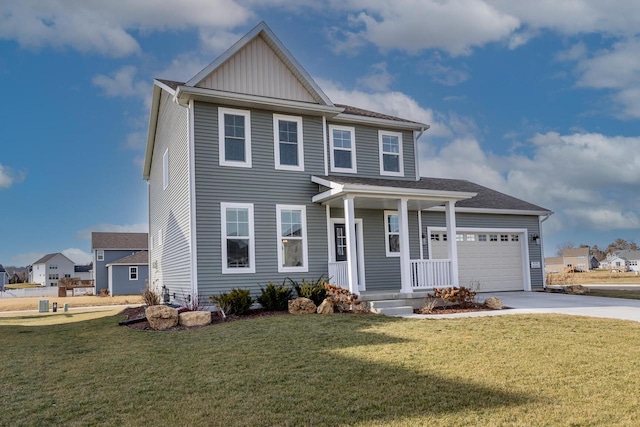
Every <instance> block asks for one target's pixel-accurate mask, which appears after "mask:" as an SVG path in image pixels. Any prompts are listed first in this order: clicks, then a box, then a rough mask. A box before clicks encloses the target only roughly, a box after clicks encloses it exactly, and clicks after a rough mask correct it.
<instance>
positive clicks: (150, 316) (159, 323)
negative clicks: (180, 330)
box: [144, 305, 178, 331]
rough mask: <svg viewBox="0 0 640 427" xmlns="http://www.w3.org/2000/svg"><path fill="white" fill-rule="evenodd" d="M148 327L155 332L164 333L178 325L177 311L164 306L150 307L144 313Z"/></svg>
mask: <svg viewBox="0 0 640 427" xmlns="http://www.w3.org/2000/svg"><path fill="white" fill-rule="evenodd" d="M144 314H145V316H147V320H148V321H149V326H151V327H152V328H153V329H155V330H156V331H164V330H165V329H169V328H173V327H174V326H176V325H177V324H178V310H176V309H175V308H171V307H167V306H166V305H152V306H151V307H147V308H146V310H145V311H144Z"/></svg>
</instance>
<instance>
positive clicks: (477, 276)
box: [430, 231, 524, 292]
mask: <svg viewBox="0 0 640 427" xmlns="http://www.w3.org/2000/svg"><path fill="white" fill-rule="evenodd" d="M430 237H431V251H432V255H431V257H430V258H431V259H443V258H448V256H447V240H446V239H447V235H446V233H444V232H431V236H430ZM522 239H523V235H522V234H521V233H500V232H490V233H485V232H473V231H465V232H459V233H458V235H457V237H456V240H457V246H458V267H459V279H460V286H466V287H470V288H477V290H479V291H481V292H489V291H491V292H495V291H522V290H523V289H524V273H523V268H522Z"/></svg>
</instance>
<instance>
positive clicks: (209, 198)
mask: <svg viewBox="0 0 640 427" xmlns="http://www.w3.org/2000/svg"><path fill="white" fill-rule="evenodd" d="M236 108H237V107H236ZM250 111H251V152H252V168H243V167H232V166H220V165H219V145H218V107H217V106H216V105H214V104H210V103H203V102H196V103H195V116H194V119H195V126H194V127H195V186H196V224H197V227H196V233H197V262H198V292H199V293H200V295H201V296H204V297H208V296H211V295H217V294H219V293H221V292H228V291H229V290H230V289H231V288H236V287H239V288H245V289H251V291H252V293H253V294H254V295H256V294H258V293H259V290H260V288H259V287H260V285H262V286H265V285H266V284H267V283H268V282H270V281H273V282H276V283H282V281H283V280H284V279H285V278H286V277H291V278H292V279H294V280H300V279H302V278H305V279H307V280H313V279H317V278H318V277H320V276H321V275H326V274H327V270H328V264H327V261H328V260H327V225H326V212H325V208H324V206H321V205H318V204H315V203H312V202H311V198H312V197H313V196H314V195H315V194H317V193H318V186H317V185H316V184H313V183H312V182H311V175H323V174H324V159H323V151H322V150H323V139H322V119H321V118H320V117H308V116H302V117H303V124H302V127H303V141H304V142H303V147H304V167H305V170H304V171H287V170H276V169H275V158H274V139H273V112H270V111H265V110H256V109H251V110H250ZM221 202H226V203H253V209H254V228H255V267H256V269H255V270H256V272H255V273H239V274H238V273H236V274H222V262H223V260H222V248H221V244H222V236H221V224H220V203H221ZM277 204H289V205H304V206H306V212H307V245H308V260H309V268H308V272H305V273H278V253H277V246H278V231H277V225H276V205H277Z"/></svg>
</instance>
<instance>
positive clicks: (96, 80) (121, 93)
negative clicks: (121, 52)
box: [91, 65, 152, 110]
mask: <svg viewBox="0 0 640 427" xmlns="http://www.w3.org/2000/svg"><path fill="white" fill-rule="evenodd" d="M137 73H138V70H137V68H136V67H134V66H132V65H126V66H124V67H122V68H120V69H119V70H118V71H116V72H115V73H113V74H112V75H111V76H106V75H104V74H98V75H96V76H94V77H93V79H92V80H91V81H92V82H93V84H94V85H96V86H98V87H99V88H101V89H102V90H103V91H104V94H105V95H106V96H109V97H121V98H128V97H134V98H138V99H141V100H142V101H144V105H145V108H146V109H147V110H148V109H149V108H150V107H151V94H152V91H151V84H150V83H148V82H146V81H143V80H138V79H136V74H137Z"/></svg>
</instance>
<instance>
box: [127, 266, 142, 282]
mask: <svg viewBox="0 0 640 427" xmlns="http://www.w3.org/2000/svg"><path fill="white" fill-rule="evenodd" d="M133 269H135V270H136V278H135V279H132V278H131V273H132V272H133ZM139 278H140V276H139V275H138V266H137V265H130V266H129V280H136V281H137V280H138V279H139Z"/></svg>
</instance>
